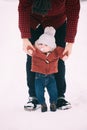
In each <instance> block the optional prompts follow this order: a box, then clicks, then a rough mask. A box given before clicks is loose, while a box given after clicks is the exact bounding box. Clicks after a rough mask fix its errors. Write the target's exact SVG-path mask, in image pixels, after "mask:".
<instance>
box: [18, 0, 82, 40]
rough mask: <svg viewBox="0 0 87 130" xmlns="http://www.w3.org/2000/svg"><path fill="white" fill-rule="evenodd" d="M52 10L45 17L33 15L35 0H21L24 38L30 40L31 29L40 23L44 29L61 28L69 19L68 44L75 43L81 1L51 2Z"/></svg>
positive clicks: (54, 0)
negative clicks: (50, 27) (48, 27)
mask: <svg viewBox="0 0 87 130" xmlns="http://www.w3.org/2000/svg"><path fill="white" fill-rule="evenodd" d="M51 1H52V9H51V10H50V11H49V12H48V14H47V15H45V16H44V17H43V16H41V15H36V14H33V13H32V2H33V0H19V6H18V10H19V28H20V31H21V37H22V38H30V37H31V34H30V28H33V29H35V28H36V27H37V25H38V24H39V23H40V24H42V25H43V27H46V26H50V25H51V26H53V27H54V28H58V27H60V26H61V25H62V24H63V23H64V22H65V20H66V19H67V29H66V39H65V40H66V42H74V38H75V35H76V31H77V23H78V18H79V10H80V2H79V0H51Z"/></svg>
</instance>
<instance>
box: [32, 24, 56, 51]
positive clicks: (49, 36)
mask: <svg viewBox="0 0 87 130" xmlns="http://www.w3.org/2000/svg"><path fill="white" fill-rule="evenodd" d="M55 33H56V30H55V28H54V27H52V26H50V27H48V26H47V27H46V28H45V29H44V33H43V34H42V35H41V36H40V37H39V39H38V40H37V41H36V42H35V44H39V43H42V44H45V45H48V46H50V48H51V50H54V49H55V48H56V43H55Z"/></svg>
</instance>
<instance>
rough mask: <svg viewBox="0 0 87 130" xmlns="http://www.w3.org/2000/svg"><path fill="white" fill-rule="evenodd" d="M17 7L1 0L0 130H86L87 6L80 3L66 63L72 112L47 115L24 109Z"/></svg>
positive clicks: (13, 0) (23, 57)
mask: <svg viewBox="0 0 87 130" xmlns="http://www.w3.org/2000/svg"><path fill="white" fill-rule="evenodd" d="M17 7H18V1H17V0H0V130H47V129H49V130H87V2H81V11H80V18H79V24H78V32H77V36H76V40H75V43H74V45H73V51H72V54H71V56H70V57H69V59H68V60H67V61H66V80H67V92H66V99H67V100H68V101H70V102H71V104H72V108H71V109H69V110H65V111H61V110H57V111H56V112H50V111H49V110H48V112H46V113H41V111H40V109H39V110H37V111H33V112H29V111H25V110H24V109H23V106H24V104H25V103H26V101H27V98H28V93H27V91H28V89H27V85H26V71H25V63H26V55H25V53H24V52H23V50H22V40H21V37H20V32H19V29H18V10H17ZM45 94H46V99H47V102H48V98H49V97H48V94H47V93H45ZM48 107H49V103H48Z"/></svg>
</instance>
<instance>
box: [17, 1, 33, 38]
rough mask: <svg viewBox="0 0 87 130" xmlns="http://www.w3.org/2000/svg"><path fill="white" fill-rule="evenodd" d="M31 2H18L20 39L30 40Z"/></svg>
mask: <svg viewBox="0 0 87 130" xmlns="http://www.w3.org/2000/svg"><path fill="white" fill-rule="evenodd" d="M30 12H31V0H19V5H18V23H19V29H20V32H21V37H22V38H30V37H31V35H30Z"/></svg>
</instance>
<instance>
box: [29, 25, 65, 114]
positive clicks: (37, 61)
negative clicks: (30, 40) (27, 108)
mask: <svg viewBox="0 0 87 130" xmlns="http://www.w3.org/2000/svg"><path fill="white" fill-rule="evenodd" d="M54 36H55V29H54V28H53V27H46V28H45V30H44V34H42V35H41V36H40V37H39V39H38V40H37V41H36V42H35V48H36V49H35V50H32V52H31V55H32V65H31V71H32V72H36V74H35V91H36V97H37V99H38V101H39V103H40V104H41V111H42V112H46V111H47V105H46V102H45V97H44V89H45V87H46V88H47V91H48V93H49V96H50V110H51V111H56V103H57V98H58V92H57V91H58V90H57V87H56V80H55V77H54V73H57V72H58V69H57V68H58V59H59V58H62V52H63V51H64V48H62V47H56V43H55V38H54ZM27 49H28V51H31V48H30V47H28V48H27ZM29 49H30V50H29Z"/></svg>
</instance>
